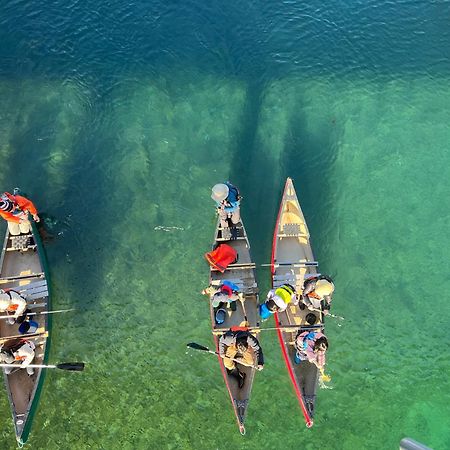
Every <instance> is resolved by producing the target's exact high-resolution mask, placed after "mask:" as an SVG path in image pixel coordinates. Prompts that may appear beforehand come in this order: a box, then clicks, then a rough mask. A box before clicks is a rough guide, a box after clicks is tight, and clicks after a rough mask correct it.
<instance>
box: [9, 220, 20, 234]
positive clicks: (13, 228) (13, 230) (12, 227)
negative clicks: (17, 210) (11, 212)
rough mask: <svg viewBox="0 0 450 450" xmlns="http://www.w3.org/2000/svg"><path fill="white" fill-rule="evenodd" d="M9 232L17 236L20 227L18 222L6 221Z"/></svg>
mask: <svg viewBox="0 0 450 450" xmlns="http://www.w3.org/2000/svg"><path fill="white" fill-rule="evenodd" d="M8 230H9V234H11V235H13V236H18V235H19V234H20V227H19V224H18V223H15V222H10V221H8Z"/></svg>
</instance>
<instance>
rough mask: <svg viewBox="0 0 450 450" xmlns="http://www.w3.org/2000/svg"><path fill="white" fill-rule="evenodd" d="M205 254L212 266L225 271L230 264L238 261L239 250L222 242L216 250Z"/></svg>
mask: <svg viewBox="0 0 450 450" xmlns="http://www.w3.org/2000/svg"><path fill="white" fill-rule="evenodd" d="M204 256H205V259H206V261H208V263H209V265H210V266H211V267H214V268H215V269H217V270H218V271H220V272H222V273H223V272H225V270H226V268H227V267H228V266H229V265H230V264H232V263H233V262H235V261H236V258H237V251H236V250H235V249H234V248H233V247H231V246H229V245H227V244H220V245H219V246H218V247H217V248H216V249H215V250H213V251H212V252H208V253H205V255H204Z"/></svg>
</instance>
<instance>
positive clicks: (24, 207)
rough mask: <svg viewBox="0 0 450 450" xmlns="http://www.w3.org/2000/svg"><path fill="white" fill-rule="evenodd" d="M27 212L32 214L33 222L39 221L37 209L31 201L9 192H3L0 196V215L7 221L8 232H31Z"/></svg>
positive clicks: (13, 233) (15, 233) (16, 234)
mask: <svg viewBox="0 0 450 450" xmlns="http://www.w3.org/2000/svg"><path fill="white" fill-rule="evenodd" d="M28 213H30V214H31V215H32V216H33V220H34V221H35V222H39V220H40V219H39V216H38V213H37V209H36V207H35V206H34V204H33V202H32V201H30V200H28V199H27V198H25V197H22V196H21V195H12V194H10V193H9V192H4V193H3V194H2V195H1V196H0V216H2V217H3V218H4V219H5V220H6V221H7V222H8V230H9V233H10V234H12V235H13V236H18V235H19V234H21V233H22V234H28V233H30V232H31V223H30V221H29V218H28Z"/></svg>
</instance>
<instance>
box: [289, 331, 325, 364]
mask: <svg viewBox="0 0 450 450" xmlns="http://www.w3.org/2000/svg"><path fill="white" fill-rule="evenodd" d="M295 349H296V350H297V352H296V354H295V358H294V361H295V363H296V364H300V362H301V361H309V362H310V363H311V364H314V365H315V366H316V367H317V368H318V369H320V370H323V369H324V367H325V353H326V351H327V350H328V339H327V337H326V336H325V335H324V334H323V333H320V332H317V331H304V332H303V333H299V334H298V335H297V337H296V338H295Z"/></svg>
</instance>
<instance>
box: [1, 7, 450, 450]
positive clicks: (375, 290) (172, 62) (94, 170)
mask: <svg viewBox="0 0 450 450" xmlns="http://www.w3.org/2000/svg"><path fill="white" fill-rule="evenodd" d="M449 13H450V3H449V2H447V1H441V2H424V1H410V2H395V3H392V2H382V1H377V2H372V3H370V4H365V3H361V2H352V3H351V4H343V3H342V2H339V1H333V2H331V3H330V4H329V5H328V6H327V8H325V7H324V6H323V5H322V3H321V2H310V3H308V5H304V4H302V3H300V2H295V1H285V2H283V3H279V4H272V5H267V4H266V2H240V3H238V2H227V3H226V4H222V3H220V2H214V1H213V2H208V5H204V4H202V2H195V1H193V0H191V1H189V2H187V3H179V2H165V3H163V2H157V1H154V2H151V3H148V2H142V1H134V2H131V3H130V2H123V1H120V0H115V1H113V2H99V1H97V2H78V1H75V0H72V1H68V2H64V3H63V2H58V1H55V2H48V1H47V2H41V3H39V4H33V3H30V2H25V1H22V0H21V1H18V0H16V1H7V2H4V3H3V4H2V5H1V6H0V21H1V25H2V26H1V27H0V55H1V56H2V60H1V61H2V64H1V66H0V104H1V109H0V154H1V156H2V162H3V170H2V172H1V175H0V177H1V185H2V186H3V188H2V189H11V188H12V187H14V186H17V185H18V186H20V187H21V188H22V189H23V190H25V191H26V192H28V193H29V195H30V197H32V199H33V200H34V201H35V203H36V204H37V206H38V208H39V209H40V211H42V212H43V213H45V214H46V215H47V223H48V226H49V231H50V233H52V234H53V235H54V236H55V238H54V239H53V240H51V241H50V242H48V244H47V254H48V259H49V263H50V269H51V276H52V287H53V291H54V297H53V306H54V307H55V308H57V309H62V308H71V307H75V308H77V311H76V312H75V313H68V314H65V315H59V316H55V317H54V320H53V338H52V348H51V353H50V362H61V361H70V360H83V361H85V362H86V363H87V369H86V370H85V372H84V373H82V374H81V373H68V372H62V371H58V372H49V373H48V376H47V378H46V381H45V386H44V389H43V394H42V398H41V402H40V406H39V410H38V412H37V414H36V418H35V422H34V425H33V429H32V432H31V436H30V439H29V441H28V444H27V448H35V449H62V448H71V449H116V448H117V449H119V448H121V449H147V448H149V449H196V450H197V449H208V450H209V449H261V448H263V449H278V448H280V449H299V448H303V449H307V450H309V449H311V450H312V449H316V448H322V449H345V450H354V449H355V450H357V449H395V448H398V443H399V441H400V439H401V438H403V437H405V436H409V437H411V438H413V439H415V440H418V441H421V442H423V443H425V444H426V445H428V446H430V447H432V448H434V449H435V450H438V449H447V448H450V431H449V427H448V423H449V420H450V412H449V408H448V403H449V400H450V394H449V392H450V383H449V381H448V373H449V370H450V364H449V362H448V345H449V344H448V342H449V332H448V330H447V324H448V316H449V312H450V307H449V303H448V299H447V292H449V291H450V276H449V273H450V263H449V258H448V248H450V237H449V233H448V221H449V219H450V212H449V211H450V208H449V200H448V199H449V198H450V182H449V179H450V168H449V164H448V161H449V156H448V145H449V144H448V143H449V142H450V106H449V105H450V63H449V58H448V57H449V56H450V52H449V49H450V32H449V28H448V24H447V20H448V16H449ZM287 176H290V177H292V178H293V179H294V182H295V186H296V189H297V193H298V195H299V198H300V201H301V204H302V207H303V210H304V214H305V217H306V219H307V221H308V225H309V228H310V232H311V236H312V243H313V247H314V251H315V255H316V258H317V259H318V261H320V268H321V271H322V272H323V273H328V274H330V275H332V276H333V277H334V278H335V282H336V285H337V291H336V294H335V297H334V313H335V314H339V315H342V316H344V317H345V320H344V321H336V320H329V321H328V324H327V335H328V336H329V338H330V341H331V348H330V351H329V357H328V372H329V374H330V375H331V377H332V383H331V387H332V388H333V389H327V390H321V391H320V392H319V396H318V402H317V413H316V420H315V426H314V427H313V428H312V429H310V430H307V429H306V428H305V427H304V424H303V419H302V417H301V412H300V409H299V408H298V405H297V400H296V399H295V396H294V394H293V390H292V387H291V385H290V383H289V380H288V375H287V372H286V370H285V367H284V363H283V361H282V358H281V353H280V351H279V349H278V346H277V340H276V336H275V335H274V334H273V332H272V331H267V332H265V333H264V334H263V335H262V336H261V343H262V344H263V346H264V350H265V356H266V360H267V363H266V367H265V369H264V371H263V372H261V373H258V376H257V378H256V381H255V385H254V389H253V393H252V399H251V403H250V406H249V414H248V418H247V435H246V436H245V437H242V436H240V435H239V433H238V431H237V427H236V424H235V420H234V416H233V413H232V409H231V406H230V404H229V398H228V395H227V393H226V389H225V387H224V384H223V380H222V377H221V374H220V369H219V366H218V363H217V361H216V359H215V358H214V357H212V356H209V355H205V354H200V353H195V354H186V348H185V344H186V343H187V342H190V341H196V342H199V343H202V344H205V345H212V338H211V336H210V332H209V329H210V321H209V311H208V305H207V303H206V301H205V298H204V297H202V296H201V295H200V291H201V290H202V288H203V287H205V286H206V284H207V280H208V267H207V264H206V262H205V261H204V260H203V257H202V255H203V253H204V252H205V251H207V250H209V248H210V244H211V241H212V238H213V231H214V211H213V205H212V202H211V200H210V198H209V195H210V188H211V186H212V185H213V184H214V183H216V182H220V181H223V180H224V179H230V180H231V181H232V182H233V183H235V184H237V185H238V186H239V187H240V189H241V191H242V194H243V195H244V200H243V205H242V214H243V219H244V221H245V224H246V227H247V231H248V234H249V237H250V242H251V244H252V253H253V256H254V259H255V260H256V262H257V263H258V264H262V263H267V262H269V258H270V250H271V239H272V230H273V226H274V222H275V217H276V212H277V208H278V202H279V200H280V196H281V191H282V188H283V185H284V181H285V178H286V177H287ZM258 277H259V283H260V287H261V292H262V293H263V295H264V294H265V292H266V291H267V289H268V288H269V282H270V279H269V273H268V270H267V269H265V268H260V269H258ZM270 325H272V323H270V322H269V323H268V326H270ZM0 418H1V419H2V420H1V421H0V448H5V449H9V448H11V449H12V448H14V434H13V427H12V423H11V419H10V411H9V405H8V402H7V398H6V395H2V396H0Z"/></svg>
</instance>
